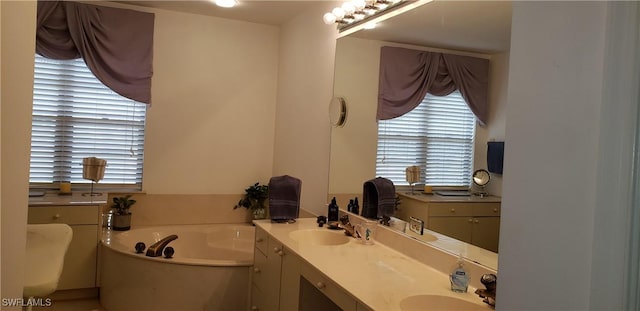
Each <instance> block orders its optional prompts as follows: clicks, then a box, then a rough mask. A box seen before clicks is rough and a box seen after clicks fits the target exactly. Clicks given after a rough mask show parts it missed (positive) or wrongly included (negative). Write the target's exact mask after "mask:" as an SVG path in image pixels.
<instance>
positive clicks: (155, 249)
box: [147, 234, 178, 257]
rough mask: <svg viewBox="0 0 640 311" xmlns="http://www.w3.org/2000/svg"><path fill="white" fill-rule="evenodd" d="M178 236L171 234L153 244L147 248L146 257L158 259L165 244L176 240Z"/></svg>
mask: <svg viewBox="0 0 640 311" xmlns="http://www.w3.org/2000/svg"><path fill="white" fill-rule="evenodd" d="M177 238H178V236H177V235H175V234H172V235H170V236H167V237H165V238H163V239H162V240H160V241H158V242H155V243H153V245H151V246H149V248H148V249H147V257H159V256H162V251H163V250H164V248H165V247H166V246H167V244H169V242H171V241H173V240H175V239H177Z"/></svg>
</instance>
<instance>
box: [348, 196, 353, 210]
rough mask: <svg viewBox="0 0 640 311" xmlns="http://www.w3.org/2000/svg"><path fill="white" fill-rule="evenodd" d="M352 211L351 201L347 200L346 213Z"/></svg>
mask: <svg viewBox="0 0 640 311" xmlns="http://www.w3.org/2000/svg"><path fill="white" fill-rule="evenodd" d="M352 210H353V199H351V200H349V205H347V212H351V211H352Z"/></svg>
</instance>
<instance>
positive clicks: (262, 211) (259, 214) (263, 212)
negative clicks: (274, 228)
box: [251, 207, 267, 220]
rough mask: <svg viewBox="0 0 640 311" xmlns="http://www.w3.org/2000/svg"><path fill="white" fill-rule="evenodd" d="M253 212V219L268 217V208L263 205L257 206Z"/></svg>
mask: <svg viewBox="0 0 640 311" xmlns="http://www.w3.org/2000/svg"><path fill="white" fill-rule="evenodd" d="M251 213H252V214H253V219H256V220H257V219H265V218H267V209H266V208H264V207H262V208H256V209H253V210H251Z"/></svg>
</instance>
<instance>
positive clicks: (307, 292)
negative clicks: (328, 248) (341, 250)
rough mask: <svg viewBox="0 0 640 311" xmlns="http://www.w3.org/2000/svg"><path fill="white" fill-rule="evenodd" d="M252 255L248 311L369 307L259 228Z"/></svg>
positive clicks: (359, 309) (349, 310)
mask: <svg viewBox="0 0 640 311" xmlns="http://www.w3.org/2000/svg"><path fill="white" fill-rule="evenodd" d="M259 245H260V246H259ZM262 250H265V252H263V251H262ZM254 256H255V261H254V275H253V280H252V286H251V290H252V292H251V310H254V311H257V310H261V311H264V310H283V311H285V310H325V311H329V310H345V311H366V310H369V309H368V308H367V307H366V306H364V305H362V304H361V303H359V302H358V301H357V300H356V299H355V298H353V297H352V296H351V295H350V294H348V293H347V292H345V291H344V290H343V289H342V288H341V287H340V286H338V285H337V284H336V283H334V282H333V281H332V280H331V279H329V278H328V277H326V276H325V275H324V274H322V273H321V272H320V271H318V270H317V269H315V268H314V267H313V266H311V265H309V264H308V263H306V262H305V261H303V260H302V259H301V258H300V257H299V256H298V255H296V254H295V253H293V252H292V251H291V250H289V249H287V248H286V247H283V245H282V244H281V243H280V242H278V241H277V240H276V239H274V238H273V237H271V236H269V235H268V234H267V233H266V231H264V230H263V229H261V228H260V227H256V247H255V254H254Z"/></svg>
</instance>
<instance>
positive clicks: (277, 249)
mask: <svg viewBox="0 0 640 311" xmlns="http://www.w3.org/2000/svg"><path fill="white" fill-rule="evenodd" d="M281 250H282V249H281V248H280V247H274V248H273V252H274V253H277V252H279V251H281Z"/></svg>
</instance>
